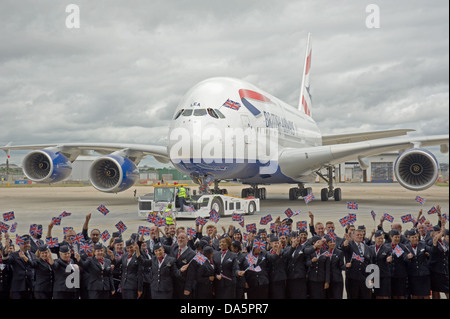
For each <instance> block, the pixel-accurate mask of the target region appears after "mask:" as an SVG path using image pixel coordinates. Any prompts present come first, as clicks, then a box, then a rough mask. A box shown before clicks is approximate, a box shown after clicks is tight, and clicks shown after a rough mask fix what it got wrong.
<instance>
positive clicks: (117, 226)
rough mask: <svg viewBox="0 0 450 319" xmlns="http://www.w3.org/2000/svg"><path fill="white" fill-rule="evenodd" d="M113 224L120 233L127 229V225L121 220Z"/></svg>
mask: <svg viewBox="0 0 450 319" xmlns="http://www.w3.org/2000/svg"><path fill="white" fill-rule="evenodd" d="M115 226H116V228H117V230H118V231H119V232H120V233H123V232H124V231H126V230H127V226H125V224H124V223H123V222H122V221H119V222H118V223H117V224H116V225H115Z"/></svg>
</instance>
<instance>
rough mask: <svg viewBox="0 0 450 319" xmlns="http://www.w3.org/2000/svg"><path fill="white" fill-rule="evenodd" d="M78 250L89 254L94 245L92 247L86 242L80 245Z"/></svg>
mask: <svg viewBox="0 0 450 319" xmlns="http://www.w3.org/2000/svg"><path fill="white" fill-rule="evenodd" d="M80 249H81V250H82V251H84V252H86V253H90V252H92V251H93V250H94V245H92V244H90V243H88V242H84V243H81V245H80Z"/></svg>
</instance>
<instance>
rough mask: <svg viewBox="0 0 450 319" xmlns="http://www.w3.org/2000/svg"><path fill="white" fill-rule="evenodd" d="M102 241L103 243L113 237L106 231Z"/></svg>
mask: <svg viewBox="0 0 450 319" xmlns="http://www.w3.org/2000/svg"><path fill="white" fill-rule="evenodd" d="M101 236H102V240H103V241H105V242H106V241H107V240H108V239H109V238H111V235H110V234H109V232H108V231H107V230H105V231H104V232H103V233H102V235H101Z"/></svg>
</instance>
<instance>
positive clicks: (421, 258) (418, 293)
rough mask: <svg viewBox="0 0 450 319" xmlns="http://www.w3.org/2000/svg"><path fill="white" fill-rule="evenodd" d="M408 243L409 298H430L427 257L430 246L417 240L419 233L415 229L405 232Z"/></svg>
mask: <svg viewBox="0 0 450 319" xmlns="http://www.w3.org/2000/svg"><path fill="white" fill-rule="evenodd" d="M406 235H407V237H408V240H409V242H410V243H409V244H407V245H406V248H407V250H408V254H407V257H408V262H407V267H408V289H409V293H410V294H411V299H429V298H430V285H431V283H430V270H429V267H428V259H429V258H428V257H429V255H430V253H431V247H430V246H428V245H427V244H426V243H425V242H424V241H419V233H418V231H417V230H416V229H413V230H410V231H408V232H407V233H406Z"/></svg>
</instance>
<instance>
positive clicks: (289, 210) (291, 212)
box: [284, 208, 296, 218]
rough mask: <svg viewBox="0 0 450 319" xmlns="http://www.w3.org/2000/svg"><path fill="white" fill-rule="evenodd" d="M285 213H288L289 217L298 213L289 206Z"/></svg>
mask: <svg viewBox="0 0 450 319" xmlns="http://www.w3.org/2000/svg"><path fill="white" fill-rule="evenodd" d="M284 213H285V214H286V216H287V217H288V218H291V217H292V216H295V215H296V214H295V213H294V212H293V211H292V209H290V208H288V209H286V210H285V211H284Z"/></svg>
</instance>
